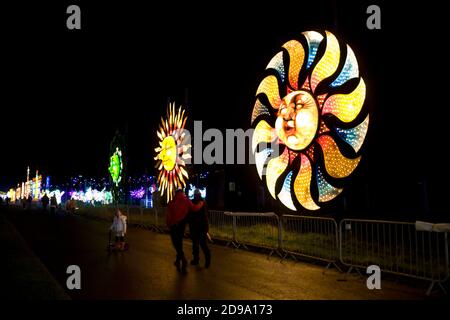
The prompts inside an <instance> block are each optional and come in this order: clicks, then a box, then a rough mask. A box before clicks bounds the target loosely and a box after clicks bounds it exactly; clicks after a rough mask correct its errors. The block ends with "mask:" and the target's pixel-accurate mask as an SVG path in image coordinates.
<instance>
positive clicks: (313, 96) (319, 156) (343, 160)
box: [251, 31, 369, 210]
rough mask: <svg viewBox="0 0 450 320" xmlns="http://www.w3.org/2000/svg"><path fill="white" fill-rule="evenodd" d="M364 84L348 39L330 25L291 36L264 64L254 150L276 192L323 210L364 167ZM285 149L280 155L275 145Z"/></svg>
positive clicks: (287, 201) (294, 205)
mask: <svg viewBox="0 0 450 320" xmlns="http://www.w3.org/2000/svg"><path fill="white" fill-rule="evenodd" d="M365 95H366V86H365V83H364V80H363V79H362V78H361V77H360V76H359V69H358V62H357V60H356V57H355V54H354V53H353V50H352V49H351V48H350V46H348V45H340V44H339V42H338V40H337V39H336V37H335V36H334V35H333V34H332V33H330V32H328V31H325V33H324V34H321V33H319V32H315V31H308V32H304V33H303V34H302V36H301V38H300V39H298V40H291V41H288V42H286V43H285V44H284V45H283V47H282V51H280V52H279V53H278V54H276V55H275V56H274V57H273V58H272V60H271V61H270V62H269V64H268V66H267V68H266V76H265V78H264V79H263V80H262V81H261V83H260V85H259V87H258V89H257V92H256V102H255V105H254V108H253V113H252V119H251V120H252V124H253V125H254V127H255V131H254V135H253V139H252V150H253V153H254V156H255V162H256V168H257V171H258V174H259V176H260V178H261V179H263V176H264V175H263V173H264V168H265V169H266V170H265V182H266V184H267V188H268V190H269V193H270V195H271V196H272V197H273V198H274V199H278V200H279V201H280V202H281V203H283V205H285V206H286V207H287V208H289V209H291V210H297V209H299V208H305V209H308V210H318V209H320V204H321V203H325V202H327V201H330V200H332V199H334V198H335V197H336V196H337V195H339V194H340V193H341V192H342V190H343V189H342V179H343V178H346V177H348V176H350V174H351V173H352V172H353V171H354V170H355V168H356V167H357V166H358V164H359V162H360V160H361V156H360V154H359V153H360V149H361V146H362V144H363V142H364V139H365V136H366V133H367V128H368V125H369V115H368V113H367V112H364V110H363V104H364V99H365ZM275 147H277V148H278V147H280V150H281V151H280V153H281V154H280V155H278V156H275V154H274V150H275V149H274V148H275Z"/></svg>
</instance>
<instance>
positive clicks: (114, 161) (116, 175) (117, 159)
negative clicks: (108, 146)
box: [108, 147, 123, 187]
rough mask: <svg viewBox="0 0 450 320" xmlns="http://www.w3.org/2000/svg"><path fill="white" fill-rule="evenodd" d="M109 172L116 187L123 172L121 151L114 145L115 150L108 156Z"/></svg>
mask: <svg viewBox="0 0 450 320" xmlns="http://www.w3.org/2000/svg"><path fill="white" fill-rule="evenodd" d="M108 170H109V174H110V175H111V179H112V181H113V183H114V184H115V185H116V187H118V186H119V183H120V181H122V172H123V161H122V151H121V150H120V149H119V148H118V147H116V151H114V153H113V154H112V156H111V157H110V158H109V168H108Z"/></svg>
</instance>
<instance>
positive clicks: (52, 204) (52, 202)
mask: <svg viewBox="0 0 450 320" xmlns="http://www.w3.org/2000/svg"><path fill="white" fill-rule="evenodd" d="M57 208H58V201H57V200H56V196H55V195H52V197H51V198H50V212H51V213H52V214H54V213H56V209H57Z"/></svg>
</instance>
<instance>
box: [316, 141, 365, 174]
mask: <svg viewBox="0 0 450 320" xmlns="http://www.w3.org/2000/svg"><path fill="white" fill-rule="evenodd" d="M317 142H318V143H319V144H320V146H321V147H322V150H323V156H324V160H325V170H326V171H327V172H328V174H329V175H330V176H332V177H333V178H345V177H348V176H349V175H350V174H351V173H352V172H353V170H355V168H356V167H357V166H358V164H359V161H360V160H361V157H360V156H359V157H358V158H355V159H348V158H346V157H344V156H343V155H342V153H341V151H340V150H339V147H338V146H337V144H336V142H335V141H334V140H333V138H332V137H331V136H329V135H322V136H320V137H319V138H318V139H317Z"/></svg>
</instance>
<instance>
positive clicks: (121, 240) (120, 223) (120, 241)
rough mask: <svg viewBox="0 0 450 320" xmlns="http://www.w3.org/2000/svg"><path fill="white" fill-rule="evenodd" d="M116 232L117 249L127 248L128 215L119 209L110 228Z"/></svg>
mask: <svg viewBox="0 0 450 320" xmlns="http://www.w3.org/2000/svg"><path fill="white" fill-rule="evenodd" d="M109 229H110V231H111V232H114V234H115V249H117V250H125V235H126V233H127V217H126V216H125V215H123V214H122V212H121V211H120V209H117V212H116V214H115V215H114V220H113V223H112V225H111V227H110V228H109Z"/></svg>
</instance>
